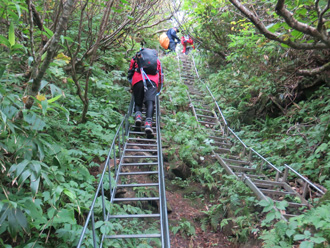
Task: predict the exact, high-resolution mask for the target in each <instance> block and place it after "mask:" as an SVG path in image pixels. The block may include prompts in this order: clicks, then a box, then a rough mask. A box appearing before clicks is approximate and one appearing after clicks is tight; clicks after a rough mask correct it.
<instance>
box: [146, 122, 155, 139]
mask: <svg viewBox="0 0 330 248" xmlns="http://www.w3.org/2000/svg"><path fill="white" fill-rule="evenodd" d="M144 131H145V132H146V134H147V138H148V139H152V138H153V137H154V134H153V131H152V123H151V122H148V121H146V122H145V123H144Z"/></svg>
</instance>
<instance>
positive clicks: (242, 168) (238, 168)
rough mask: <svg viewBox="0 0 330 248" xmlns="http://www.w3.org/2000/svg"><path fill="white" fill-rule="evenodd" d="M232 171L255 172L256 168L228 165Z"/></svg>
mask: <svg viewBox="0 0 330 248" xmlns="http://www.w3.org/2000/svg"><path fill="white" fill-rule="evenodd" d="M228 166H229V167H230V168H231V169H234V170H238V171H255V170H256V169H255V168H248V167H242V166H235V165H228Z"/></svg>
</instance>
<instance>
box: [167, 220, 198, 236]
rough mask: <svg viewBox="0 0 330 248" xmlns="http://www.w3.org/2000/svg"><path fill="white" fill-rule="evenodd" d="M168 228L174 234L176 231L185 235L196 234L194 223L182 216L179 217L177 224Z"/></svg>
mask: <svg viewBox="0 0 330 248" xmlns="http://www.w3.org/2000/svg"><path fill="white" fill-rule="evenodd" d="M170 230H171V231H172V232H173V234H174V235H175V234H177V233H178V232H179V233H180V234H181V235H187V236H195V235H196V230H195V227H194V225H193V224H192V223H191V222H189V221H188V220H186V219H184V218H182V219H180V221H179V224H178V225H177V226H171V227H170Z"/></svg>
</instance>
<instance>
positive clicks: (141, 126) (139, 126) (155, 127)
mask: <svg viewBox="0 0 330 248" xmlns="http://www.w3.org/2000/svg"><path fill="white" fill-rule="evenodd" d="M131 127H132V128H145V126H135V125H133V126H131ZM152 129H154V130H156V127H152Z"/></svg>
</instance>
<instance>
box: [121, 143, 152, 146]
mask: <svg viewBox="0 0 330 248" xmlns="http://www.w3.org/2000/svg"><path fill="white" fill-rule="evenodd" d="M126 146H154V147H156V146H157V144H141V143H126Z"/></svg>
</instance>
